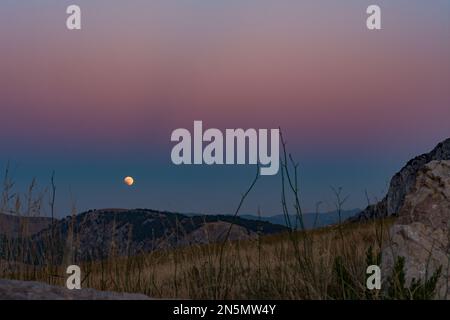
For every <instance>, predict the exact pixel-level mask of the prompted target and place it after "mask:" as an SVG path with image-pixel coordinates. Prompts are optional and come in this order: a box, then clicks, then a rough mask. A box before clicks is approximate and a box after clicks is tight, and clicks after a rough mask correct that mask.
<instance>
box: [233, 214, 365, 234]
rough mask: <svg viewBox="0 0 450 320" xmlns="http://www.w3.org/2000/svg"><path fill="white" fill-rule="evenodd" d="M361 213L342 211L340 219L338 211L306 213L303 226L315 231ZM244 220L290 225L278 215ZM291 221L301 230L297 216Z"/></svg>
mask: <svg viewBox="0 0 450 320" xmlns="http://www.w3.org/2000/svg"><path fill="white" fill-rule="evenodd" d="M358 212H360V209H352V210H342V211H341V214H340V218H339V213H338V211H330V212H325V213H319V214H316V213H304V214H303V215H302V217H303V224H304V226H305V229H314V228H320V227H325V226H327V225H331V224H336V223H339V222H340V221H345V220H347V219H348V218H350V217H353V216H354V215H355V214H357V213H358ZM241 217H242V218H245V219H251V220H261V221H266V222H270V223H273V224H278V225H282V226H287V225H288V223H287V222H286V217H285V216H284V215H283V214H278V215H274V216H268V217H258V216H254V215H242V216H241ZM289 220H290V223H291V226H292V227H294V228H295V227H297V229H300V228H301V226H300V221H299V219H298V218H297V216H296V215H290V216H289Z"/></svg>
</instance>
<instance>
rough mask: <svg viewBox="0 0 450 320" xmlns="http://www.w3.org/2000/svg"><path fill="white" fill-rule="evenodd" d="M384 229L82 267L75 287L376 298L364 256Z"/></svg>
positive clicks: (23, 269) (33, 271) (162, 294)
mask: <svg viewBox="0 0 450 320" xmlns="http://www.w3.org/2000/svg"><path fill="white" fill-rule="evenodd" d="M386 223H388V224H389V223H390V221H387V222H386V221H385V222H383V221H377V222H370V223H365V224H343V225H338V226H332V227H327V228H323V229H320V230H315V231H308V232H291V233H286V234H280V235H274V236H261V237H258V238H257V239H255V240H246V241H240V242H239V241H235V242H227V243H225V244H224V245H223V246H222V244H211V245H198V246H189V247H184V248H177V249H171V250H167V251H155V252H152V253H148V254H143V255H138V256H133V257H115V258H111V259H108V260H105V261H97V262H86V263H84V264H82V265H81V268H82V271H83V278H84V279H83V286H84V287H91V288H96V289H99V290H111V291H123V292H140V293H144V294H147V295H149V296H152V297H155V298H189V299H374V298H375V299H376V298H380V297H379V296H378V293H369V292H368V291H367V290H366V287H365V279H366V275H365V271H366V267H367V265H368V260H367V259H368V253H369V252H370V255H372V256H373V257H375V256H377V255H378V253H379V251H380V245H381V242H380V241H382V240H381V234H382V233H385V230H386V227H385V226H384V225H385V224H386ZM221 255H222V256H221ZM0 266H3V267H5V263H4V262H3V263H2V262H0ZM5 269H6V270H5ZM8 270H9V272H8ZM64 271H65V270H64V268H63V267H52V266H51V265H44V266H40V267H36V266H30V265H27V264H17V263H16V264H14V265H13V266H12V268H2V267H0V272H1V274H0V277H8V278H15V279H23V280H39V281H45V282H50V283H52V284H60V285H64V281H65V280H64V279H65V274H64Z"/></svg>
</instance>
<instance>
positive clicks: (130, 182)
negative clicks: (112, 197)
mask: <svg viewBox="0 0 450 320" xmlns="http://www.w3.org/2000/svg"><path fill="white" fill-rule="evenodd" d="M123 182H124V183H125V184H126V185H127V186H132V185H133V183H134V179H133V178H132V177H129V176H128V177H125V178H124V179H123Z"/></svg>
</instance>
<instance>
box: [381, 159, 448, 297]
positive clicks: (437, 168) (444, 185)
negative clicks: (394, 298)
mask: <svg viewBox="0 0 450 320" xmlns="http://www.w3.org/2000/svg"><path fill="white" fill-rule="evenodd" d="M398 216H399V217H398V219H397V221H396V222H395V224H394V225H393V226H392V227H391V229H390V231H389V234H390V239H389V243H388V244H387V245H386V247H385V248H384V250H383V252H382V270H383V274H384V275H386V276H388V275H389V274H391V272H392V269H393V266H394V263H395V260H396V259H397V258H398V257H403V258H404V259H405V280H406V284H407V285H410V284H411V282H412V280H413V279H416V280H421V281H422V283H423V282H424V281H425V280H426V279H428V278H429V277H430V276H431V275H432V274H433V273H434V272H435V271H436V270H438V268H439V267H442V274H441V277H440V278H439V280H438V283H437V286H436V298H446V299H450V289H449V288H450V279H449V276H448V270H449V269H448V268H449V259H450V242H449V240H450V161H431V162H430V163H428V164H426V165H425V166H424V167H423V168H422V169H421V170H419V172H418V174H417V178H416V182H415V185H414V187H413V188H412V190H411V191H410V192H409V193H408V194H407V195H406V197H405V199H404V204H403V206H402V207H401V209H400V210H399V213H398Z"/></svg>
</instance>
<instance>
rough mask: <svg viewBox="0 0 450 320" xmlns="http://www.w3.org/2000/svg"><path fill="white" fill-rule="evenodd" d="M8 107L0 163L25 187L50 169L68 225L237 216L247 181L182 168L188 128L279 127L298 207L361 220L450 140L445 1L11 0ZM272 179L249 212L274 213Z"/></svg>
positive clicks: (239, 171)
mask: <svg viewBox="0 0 450 320" xmlns="http://www.w3.org/2000/svg"><path fill="white" fill-rule="evenodd" d="M70 4H77V5H79V6H81V9H82V30H80V31H69V30H67V29H66V27H65V21H66V18H67V15H66V13H65V10H66V7H67V6H68V5H70ZM370 4H378V5H380V7H381V9H382V30H379V31H369V30H367V29H366V24H365V20H366V17H367V15H366V12H365V11H366V8H367V6H368V5H370ZM0 111H1V113H0V117H1V118H0V119H1V125H0V166H1V167H2V168H4V167H5V165H6V163H7V162H8V161H10V163H11V167H12V171H13V175H14V178H15V180H16V181H17V185H16V190H18V191H25V190H26V186H27V183H29V181H30V180H31V179H32V178H33V177H36V178H37V179H38V182H39V187H40V188H45V187H46V186H48V184H49V180H50V175H51V172H52V171H53V170H55V171H56V184H57V208H58V209H59V213H60V215H66V214H68V210H69V208H70V207H71V205H72V201H73V202H75V204H76V207H77V209H78V210H79V211H81V210H85V209H90V208H105V207H108V208H110V207H120V208H136V207H141V208H142V207H145V208H154V209H162V210H174V211H180V212H203V213H231V212H232V211H233V210H234V208H235V207H236V205H237V203H238V201H239V199H240V195H241V194H242V193H243V192H244V191H245V190H246V188H247V187H248V185H249V183H250V182H251V180H252V178H253V176H254V174H255V171H256V170H255V167H253V166H222V167H220V166H213V167H209V166H175V165H173V164H172V163H171V159H170V150H171V148H172V146H173V143H171V142H170V134H171V132H172V131H173V130H174V129H176V128H188V129H190V130H192V125H193V121H194V120H202V121H203V125H204V127H205V128H210V127H214V128H221V129H225V128H239V127H242V128H277V127H281V128H282V130H283V132H284V136H285V137H286V140H287V142H288V148H289V150H290V151H291V152H292V153H293V155H294V157H295V158H296V159H297V160H298V161H299V162H300V179H301V190H302V203H303V206H304V209H305V210H306V211H313V210H314V208H315V203H316V202H318V201H323V202H324V205H323V206H322V210H332V209H333V198H332V194H331V191H330V186H335V187H343V189H344V193H345V194H348V195H349V196H350V197H349V200H348V202H347V203H346V205H345V206H346V208H347V209H351V208H356V207H360V208H362V207H364V206H365V204H366V197H365V194H364V193H365V190H367V192H368V194H369V196H370V197H371V198H372V199H373V200H375V199H376V198H381V197H382V196H383V195H384V194H385V192H386V190H387V186H388V183H389V179H390V177H391V176H392V175H393V174H394V173H395V172H396V171H398V170H399V169H400V168H401V167H402V166H403V165H404V163H405V162H406V161H407V160H409V159H410V158H412V157H414V156H416V155H418V154H420V153H424V152H428V151H429V150H431V149H432V148H433V147H434V146H435V145H436V144H437V143H438V142H440V141H442V140H444V139H445V138H448V137H450V1H448V0H432V1H422V0H421V1H419V0H415V1H413V0H408V1H407V0H397V1H380V0H371V1H364V0H348V1H336V0H334V1H332V0H327V1H324V0H308V1H287V0H282V1H280V0H277V1H265V0H228V1H201V0H183V1H182V0H177V1H170V0H155V1H145V0H139V1H138V0H130V1H124V0H121V1H116V0H108V1H106V0H97V1H81V0H77V1H75V0H73V1H61V0H41V1H17V0H2V1H1V4H0ZM126 175H131V176H133V177H134V178H135V180H136V184H135V185H134V186H133V187H132V188H128V187H126V186H125V185H124V184H123V182H122V179H123V177H125V176H126ZM280 183H281V181H280V176H279V175H277V176H273V177H269V176H263V177H262V178H261V179H260V181H259V182H258V184H257V186H256V188H255V189H254V192H253V193H252V194H251V195H250V197H249V199H248V201H247V202H246V204H245V206H244V208H243V211H242V212H243V213H244V212H245V213H255V212H256V211H257V209H258V207H260V208H261V213H262V214H263V215H269V214H278V213H281V205H280Z"/></svg>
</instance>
